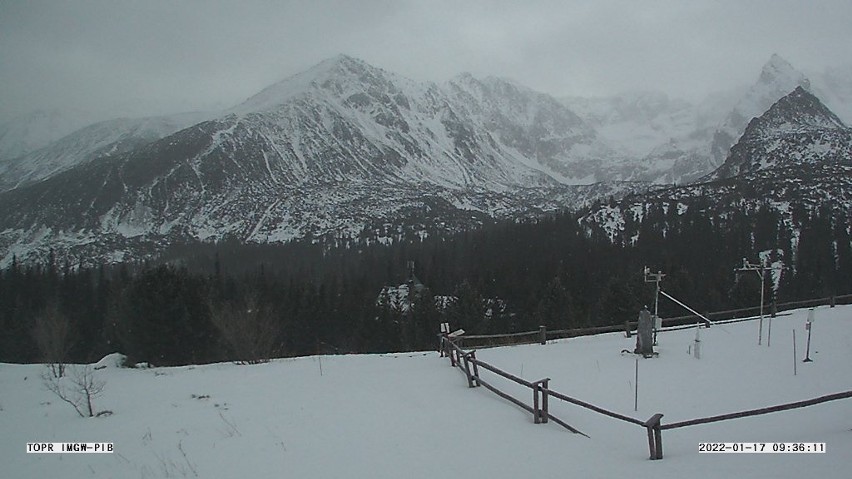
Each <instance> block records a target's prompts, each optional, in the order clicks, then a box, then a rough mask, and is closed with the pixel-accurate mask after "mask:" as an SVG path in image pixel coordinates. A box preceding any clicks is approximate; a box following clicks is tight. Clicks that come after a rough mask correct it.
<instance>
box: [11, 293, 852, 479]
mask: <svg viewBox="0 0 852 479" xmlns="http://www.w3.org/2000/svg"><path fill="white" fill-rule="evenodd" d="M806 318H807V310H798V311H794V312H792V314H787V315H784V316H779V317H778V318H775V319H774V320H773V321H772V336H771V347H767V346H766V334H764V345H763V346H758V345H757V326H758V322H757V321H745V322H740V323H733V324H726V325H716V326H714V327H712V328H710V329H702V330H701V341H702V342H701V344H702V349H701V353H702V354H701V359H695V358H694V357H692V356H690V355H689V354H688V351H690V350H691V346H692V345H693V340H694V338H695V330H694V329H687V330H679V331H669V332H663V333H660V335H659V346H658V347H657V351H659V353H660V355H659V357H657V358H653V359H640V360H639V397H638V411H635V412H634V410H633V409H634V404H633V401H634V398H633V391H634V384H633V381H634V374H635V369H634V368H635V364H636V363H635V357H634V355H632V354H622V353H621V351H622V349H629V350H631V351H632V350H633V347H634V345H635V338H630V339H628V338H625V337H624V335H623V334H607V335H600V336H593V337H584V338H574V339H568V340H560V341H554V342H550V343H548V344H547V345H545V346H541V345H527V346H515V347H506V348H496V349H488V350H480V351H478V353H477V356H478V358H479V359H481V360H484V361H486V362H488V363H491V364H493V365H495V366H497V367H500V368H502V369H504V370H506V371H508V372H510V373H512V374H516V375H518V376H521V377H523V378H525V379H528V380H533V381H534V380H538V379H542V378H545V377H549V378H551V382H550V388H551V389H553V390H556V391H559V392H561V393H563V394H567V395H569V396H573V397H576V398H579V399H582V400H585V401H589V402H592V403H594V404H596V405H599V406H601V407H605V408H607V409H611V410H614V411H617V412H619V413H622V414H625V415H628V416H632V417H635V418H638V419H641V420H643V421H644V420H645V419H648V418H649V417H651V416H652V415H653V414H655V413H663V414H665V416H664V417H663V424H666V423H672V422H675V421H680V420H685V419H692V418H698V417H704V416H710V415H715V414H721V413H728V412H735V411H739V410H743V409H752V408H759V407H765V406H771V405H776V404H782V403H786V402H792V401H797V400H803V399H809V398H813V397H817V396H822V395H825V394H830V393H835V392H841V391H847V390H850V389H852V368H850V364H852V307H850V306H843V307H841V306H838V307H837V308H833V309H829V308H827V307H826V308H818V309H817V310H816V321H815V325H814V328H813V331H812V332H813V338H812V342H811V350H810V357H811V358H813V359H814V361H813V362H810V363H803V362H802V359H803V358H804V356H805V346H806V343H805V341H806V339H807V331H805V327H804V326H805V321H806ZM764 326H765V327H766V326H768V325H767V324H764ZM794 328H795V329H796V330H797V333H796V335H797V340H798V357H797V358H796V361H797V373H798V374H797V375H796V376H794V375H793V351H792V330H793V329H794ZM764 333H766V330H765V331H764ZM106 363H109V361H106V362H104V363H103V364H106ZM42 371H43V366H40V365H12V364H0V463H2V464H3V471H4V472H3V476H4V477H10V478H43V477H104V478H106V477H122V478H125V477H126V478H160V477H166V478H169V477H201V478H233V477H249V478H266V477H269V478H273V477H274V478H280V477H311V478H336V477H355V478H359V477H370V478H399V477H408V478H434V477H438V476H444V477H447V476H449V477H473V478H478V477H487V478H516V477H627V476H629V475H634V474H637V473H638V474H639V476H640V477H650V476H652V475H653V476H655V477H657V478H660V479H668V478H671V479H675V478H678V479H680V478H685V477H688V478H698V477H739V478H756V477H776V478H777V477H822V478H827V477H828V478H833V477H838V478H839V477H849V475H850V469H852V399H847V400H840V401H834V402H830V403H826V404H820V405H816V406H811V407H807V408H803V409H797V410H793V411H786V412H781V413H773V414H769V415H764V416H757V417H751V418H745V419H736V420H731V421H725V422H719V423H714V424H708V425H700V426H694V427H687V428H683V429H675V430H669V431H663V449H664V454H665V457H664V459H662V460H660V461H651V460H649V459H648V443H647V436H646V433H645V431H644V429H643V428H640V427H637V426H635V425H632V424H628V423H624V422H620V421H617V420H614V419H611V418H608V417H605V416H601V415H599V414H595V413H593V412H591V411H587V410H585V409H581V408H579V407H577V406H573V405H570V404H566V403H562V402H561V401H558V400H554V399H551V403H550V411H551V413H552V414H554V415H555V416H557V417H559V418H560V419H562V420H565V421H566V422H568V423H569V424H571V425H572V426H574V427H576V428H578V429H579V430H581V431H583V432H584V433H586V434H588V435H589V436H590V438H585V437H582V436H580V435H575V434H571V433H570V432H568V431H566V430H565V429H563V428H562V427H560V426H559V425H557V424H555V423H552V422H551V423H549V424H541V425H536V424H533V421H532V416H531V415H530V414H529V413H527V412H525V411H523V410H522V409H520V408H518V407H516V406H514V405H512V404H510V403H509V402H507V401H505V400H503V399H501V398H499V397H497V396H496V395H494V394H492V393H490V392H489V391H487V390H486V389H485V388H477V389H469V388H468V387H467V382H466V380H465V379H464V376H463V374H461V373H460V372H459V371H458V370H457V369H453V368H451V367H450V366H449V361H448V360H447V359H446V358H439V357H438V354H437V353H436V352H423V353H404V354H387V355H352V356H323V357H307V358H296V359H281V360H276V361H274V362H272V363H268V364H262V365H255V366H238V365H233V364H213V365H205V366H185V367H175V368H152V369H121V368H116V367H112V365H110V367H107V368H105V369H100V370H98V371H96V374H97V375H98V377H99V378H100V379H102V380H105V381H106V389H105V391H104V394H103V396H102V397H100V398H98V399H97V400H96V403H95V407H96V409H97V410H110V411H112V412H113V414H112V415H111V416H106V417H100V418H87V419H81V418H80V417H78V416H77V414H76V413H75V412H74V410H73V409H72V408H71V407H69V406H68V405H67V404H64V403H63V402H62V401H60V400H59V399H58V398H57V397H55V396H53V395H52V394H51V393H50V392H48V391H47V390H45V388H44V386H43V385H42V381H41V378H40V376H41V373H42ZM482 376H483V378H486V377H487V378H488V379H490V382H491V383H492V384H494V385H497V386H498V387H500V388H501V389H503V390H504V391H508V392H510V393H512V394H514V395H515V396H516V397H518V398H520V399H522V400H524V401H526V402H528V403H530V402H531V400H532V398H531V397H527V396H531V394H530V393H529V390H527V389H524V388H521V387H520V386H516V385H514V384H513V383H509V382H508V381H505V380H502V379H499V378H497V377H495V376H494V375H491V374H490V373H487V372H482ZM66 441H78V442H112V443H114V445H115V452H114V453H113V454H97V455H90V454H27V453H26V444H27V443H28V442H66ZM699 442H770V443H771V442H824V443H826V451H827V452H826V453H824V454H699V453H698V443H699Z"/></svg>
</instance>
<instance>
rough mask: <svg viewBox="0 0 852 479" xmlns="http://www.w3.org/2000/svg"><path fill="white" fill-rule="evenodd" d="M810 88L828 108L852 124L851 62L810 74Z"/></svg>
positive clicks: (844, 121)
mask: <svg viewBox="0 0 852 479" xmlns="http://www.w3.org/2000/svg"><path fill="white" fill-rule="evenodd" d="M810 77H811V78H812V81H811V90H812V91H813V92H814V94H816V96H818V97H819V98H820V99H821V100H822V101H823V102H824V103H825V104H826V106H828V108H830V109H831V111H833V112H834V113H836V114H837V116H838V117H839V118H840V119H841V120H843V123H845V124H847V125H850V124H852V64H847V65H838V66H834V67H831V68H827V69H826V70H825V71H824V72H822V73H816V74H811V75H810Z"/></svg>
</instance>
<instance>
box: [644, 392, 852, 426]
mask: <svg viewBox="0 0 852 479" xmlns="http://www.w3.org/2000/svg"><path fill="white" fill-rule="evenodd" d="M848 398H852V391H846V392H841V393H835V394H828V395H826V396H820V397H818V398H813V399H808V400H805V401H796V402H791V403H787V404H779V405H777V406H770V407H764V408H759V409H749V410H748V411H740V412H732V413H729V414H720V415H718V416H710V417H702V418H698V419H690V420H689V421H681V422H673V423H670V424H665V425H663V426H661V427H660V428H661V429H663V430H666V429H677V428H680V427H686V426H696V425H698V424H708V423H711V422H718V421H727V420H729V419H739V418H742V417H749V416H760V415H763V414H769V413H773V412H780V411H788V410H790V409H799V408H803V407H807V406H813V405H815V404H821V403H824V402H828V401H837V400H838V399H848Z"/></svg>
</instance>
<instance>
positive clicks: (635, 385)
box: [633, 358, 639, 411]
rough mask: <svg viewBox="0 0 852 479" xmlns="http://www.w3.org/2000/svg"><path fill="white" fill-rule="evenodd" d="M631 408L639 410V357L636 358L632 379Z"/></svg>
mask: <svg viewBox="0 0 852 479" xmlns="http://www.w3.org/2000/svg"><path fill="white" fill-rule="evenodd" d="M633 410H634V411H638V410H639V358H636V375H635V377H634V381H633Z"/></svg>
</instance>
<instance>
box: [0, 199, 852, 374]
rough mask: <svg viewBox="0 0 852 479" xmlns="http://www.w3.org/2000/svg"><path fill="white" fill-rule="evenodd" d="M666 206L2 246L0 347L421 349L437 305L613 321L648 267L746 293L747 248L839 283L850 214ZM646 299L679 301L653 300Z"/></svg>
mask: <svg viewBox="0 0 852 479" xmlns="http://www.w3.org/2000/svg"><path fill="white" fill-rule="evenodd" d="M674 209H675V208H664V207H663V205H662V204H657V205H654V204H650V205H648V206H646V211H645V214H644V215H643V216H642V220H641V221H628V222H627V224H626V225H625V228H624V231H623V232H621V234H619V235H618V236H617V237H615V238H610V237H608V236H606V235H605V234H604V232H603V231H601V230H597V229H594V228H588V227H586V226H582V225H581V223H580V222H579V221H578V217H577V216H575V215H571V214H562V215H555V216H550V217H546V218H538V219H536V220H528V221H525V222H507V223H497V224H492V225H489V226H486V227H484V228H481V229H477V230H474V231H469V232H466V233H462V234H457V235H453V236H449V237H448V236H441V235H438V234H435V235H431V236H429V237H427V238H425V239H422V238H420V237H419V236H418V237H415V238H405V237H402V238H399V239H398V240H396V241H394V242H393V244H392V245H385V244H383V243H382V242H380V241H377V240H376V238H372V239H371V238H366V239H362V240H361V241H359V242H357V243H356V242H354V241H345V240H336V241H334V242H333V243H334V244H331V242H329V241H317V240H305V241H299V242H294V243H290V244H287V245H278V246H272V245H244V244H240V243H239V242H236V241H225V242H222V243H219V244H216V245H213V244H189V245H182V246H175V247H173V248H172V250H171V251H170V252H169V253H168V254H167V255H165V256H164V257H163V258H161V259H160V260H158V261H156V262H151V263H145V264H119V265H101V266H97V267H80V266H78V265H74V264H68V263H63V262H62V261H61V260H58V259H55V258H54V259H52V260H51V261H48V262H47V264H40V265H23V264H18V263H17V262H15V263H13V264H12V265H11V266H9V267H8V268H6V269H5V270H3V271H2V274H0V331H2V336H0V361H2V362H36V361H50V360H51V357H49V356H50V355H51V354H53V355H54V356H56V355H60V356H62V357H63V358H64V359H65V360H67V361H70V362H82V361H96V360H97V359H99V358H100V357H102V356H103V355H105V354H108V353H112V352H122V353H124V354H126V355H128V356H129V358H130V360H131V361H133V362H149V363H151V364H153V365H157V366H166V365H180V364H194V363H208V362H216V361H229V360H239V361H248V362H251V361H255V360H262V359H264V358H269V357H282V356H298V355H308V354H316V353H323V354H335V353H350V352H387V351H406V350H425V349H430V348H432V347H434V345H435V335H436V333H437V332H438V328H439V324H440V323H441V322H443V321H448V322H450V323H451V327H452V328H464V329H465V330H466V331H468V332H469V333H482V334H485V333H505V332H516V331H529V330H533V329H536V328H537V327H538V325H540V324H543V325H547V326H548V327H549V328H559V329H561V328H574V327H584V326H596V325H610V324H621V323H623V322H624V321H625V320H628V319H630V320H633V319H635V317H636V315H637V312H638V311H639V309H640V308H641V307H642V306H643V305H646V304H650V302H652V301H653V286H652V285H649V284H646V283H645V282H644V280H643V275H642V270H643V267H645V266H648V267H649V268H651V270H653V271H658V270H659V271H662V272H664V273H666V274H667V276H666V278H665V279H664V280H663V287H664V289H665V290H666V291H668V292H669V293H671V294H673V295H675V296H676V297H678V298H680V299H682V300H683V301H685V302H687V303H688V304H690V305H691V306H692V307H694V308H696V309H698V310H699V311H708V312H709V311H719V310H724V309H731V308H737V307H748V306H755V305H756V304H757V303H758V302H759V291H760V282H759V279H758V277H757V275H755V274H751V275H749V274H745V275H739V276H738V275H736V274H735V273H734V269H735V268H737V267H739V266H741V265H742V259H743V258H748V259H749V260H750V261H752V262H754V261H757V258H758V252H769V253H768V257H769V259H770V260H772V261H782V262H783V263H784V265H785V269H783V270H781V278H780V282H779V283H778V288H777V290H774V288H773V285H772V284H771V282H770V280H769V279H768V278H767V282H766V286H767V291H769V293H768V300H767V301H772V300H777V301H779V302H780V301H793V300H798V299H810V298H817V297H826V296H830V295H839V294H845V293H850V292H852V249H850V238H849V233H848V229H847V228H848V218H845V217H840V216H835V215H833V213H831V212H830V210H828V209H823V210H821V211H819V212H816V213H812V214H808V213H806V212H805V211H804V210H803V211H794V212H793V213H794V214H793V223H794V224H793V226H794V229H793V230H792V232H791V230H790V229H789V228H785V227H781V226H780V225H782V224H783V223H782V222H781V221H780V218H779V216H778V214H777V213H776V212H774V211H773V210H771V209H769V208H763V209H760V210H759V211H757V212H754V213H745V212H743V213H737V214H733V215H732V214H726V215H725V216H724V217H719V216H714V215H712V214H709V213H706V211H707V210H706V209H702V208H690V209H689V210H688V211H687V212H686V213H684V214H682V215H677V214H673V211H674ZM667 212H668V213H667ZM409 261H414V263H415V265H416V266H415V274H416V276H417V278H418V279H419V281H420V282H422V283H423V284H424V285H425V286H426V289H424V290H423V291H421V292H420V293H419V295H418V297H417V299H416V300H415V301H414V303H413V305H412V306H411V308H401V307H399V305H398V304H395V301H394V298H390V297H387V296H388V295H387V294H385V295H384V296H386V297H384V298H383V297H382V296H383V295H382V294H381V292H382V289H383V287H385V286H396V285H400V284H403V283H405V282H406V281H407V279H408V273H407V263H408V262H409ZM660 313H661V316H663V317H670V316H675V315H680V314H683V311H682V310H681V309H679V308H678V307H677V306H675V305H673V304H671V303H665V302H664V303H661V305H660ZM46 324H48V325H49V324H52V325H54V326H53V327H49V326H45V325H46ZM57 324H59V325H61V326H62V327H60V328H57V327H56V325H57ZM45 330H48V331H52V332H53V333H54V334H46V333H45ZM56 331H60V333H59V334H57V333H56Z"/></svg>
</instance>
